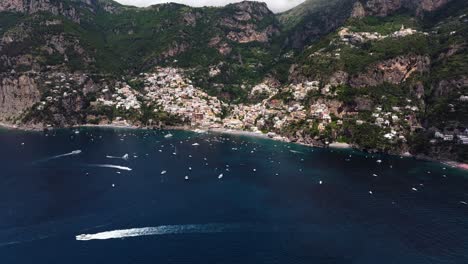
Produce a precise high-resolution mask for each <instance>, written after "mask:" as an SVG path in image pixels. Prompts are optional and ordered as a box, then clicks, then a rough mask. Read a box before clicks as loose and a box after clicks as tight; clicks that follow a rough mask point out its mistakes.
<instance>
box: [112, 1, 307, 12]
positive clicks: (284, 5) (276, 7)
mask: <svg viewBox="0 0 468 264" xmlns="http://www.w3.org/2000/svg"><path fill="white" fill-rule="evenodd" d="M116 1H117V2H120V3H122V4H126V5H134V6H149V5H154V4H160V3H168V2H176V3H181V4H186V5H190V6H224V5H226V4H229V3H235V2H242V0H173V1H170V0H116ZM304 1H305V0H263V1H261V2H266V3H267V4H268V7H269V8H270V9H271V10H273V11H274V12H281V11H286V10H288V9H290V8H292V7H295V6H297V5H298V4H300V3H302V2H304Z"/></svg>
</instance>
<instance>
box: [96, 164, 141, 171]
mask: <svg viewBox="0 0 468 264" xmlns="http://www.w3.org/2000/svg"><path fill="white" fill-rule="evenodd" d="M88 166H90V167H98V168H110V169H118V170H124V171H132V168H129V167H125V166H119V165H112V164H90V165H88Z"/></svg>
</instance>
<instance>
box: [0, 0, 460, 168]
mask: <svg viewBox="0 0 468 264" xmlns="http://www.w3.org/2000/svg"><path fill="white" fill-rule="evenodd" d="M31 3H33V4H31ZM467 10H468V7H467V3H466V2H465V1H463V0H451V1H449V0H367V1H363V0H347V1H323V0H309V1H306V2H305V3H304V4H302V5H300V6H298V7H296V8H294V9H292V10H290V11H287V12H284V13H282V14H274V13H273V12H271V11H270V10H269V9H268V7H267V6H266V4H265V3H259V2H250V1H244V2H240V3H236V4H230V5H227V6H225V7H210V8H192V7H189V6H185V5H180V4H161V5H154V6H151V7H147V8H134V7H129V6H123V5H120V4H117V3H115V2H113V1H71V0H62V1H60V0H7V1H4V2H2V3H1V4H0V25H1V26H0V36H1V40H0V70H1V72H2V73H1V74H0V91H1V93H0V109H1V110H2V111H1V115H0V120H1V121H2V122H4V123H9V124H16V125H19V126H22V127H40V128H44V127H48V126H52V127H63V126H74V125H79V124H89V123H93V124H94V123H95V124H109V123H111V124H112V123H124V124H133V125H137V126H142V127H154V126H157V127H160V126H163V125H171V126H172V125H185V126H189V127H192V128H210V127H217V128H220V127H221V128H232V129H239V130H249V131H263V132H265V133H271V136H272V137H277V138H278V139H281V140H287V141H293V142H300V143H303V144H310V145H319V146H323V145H326V144H325V143H326V142H332V141H344V142H347V143H350V144H353V145H355V146H356V147H359V148H362V149H366V150H368V151H384V152H391V153H399V154H401V153H405V152H411V153H413V154H416V155H418V154H419V155H421V154H423V155H427V156H434V157H438V158H440V159H452V160H460V161H466V160H467V158H468V154H467V153H468V152H467V147H466V144H465V143H464V142H465V141H464V140H465V136H464V134H465V133H468V130H466V129H467V128H468V124H467V123H466V120H468V109H466V108H467V106H466V103H465V101H464V100H465V99H464V98H468V96H467V95H468V91H467V87H468V83H467V82H468V77H467V76H466V68H467V67H468V59H467V54H468V52H467V43H466V39H467V26H466V23H467V22H466V21H467V18H466V15H467ZM292 18H294V20H290V19H292ZM442 116H443V118H441V117H442ZM155 124H156V125H155ZM441 135H442V137H441ZM445 136H446V137H445ZM450 136H451V137H450ZM445 139H448V140H445ZM467 140H468V139H467Z"/></svg>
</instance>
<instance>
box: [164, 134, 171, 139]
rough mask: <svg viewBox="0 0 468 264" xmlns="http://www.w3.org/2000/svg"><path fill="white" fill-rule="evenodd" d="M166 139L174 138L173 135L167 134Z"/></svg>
mask: <svg viewBox="0 0 468 264" xmlns="http://www.w3.org/2000/svg"><path fill="white" fill-rule="evenodd" d="M164 137H165V138H171V137H172V134H167V135H165V136H164Z"/></svg>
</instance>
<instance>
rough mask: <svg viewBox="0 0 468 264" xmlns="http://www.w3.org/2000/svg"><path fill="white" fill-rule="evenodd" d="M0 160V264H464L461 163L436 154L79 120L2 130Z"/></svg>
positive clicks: (467, 219) (466, 186) (466, 243)
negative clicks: (73, 124) (419, 156)
mask: <svg viewBox="0 0 468 264" xmlns="http://www.w3.org/2000/svg"><path fill="white" fill-rule="evenodd" d="M168 134H170V135H168ZM171 135H172V136H171ZM0 168H1V172H0V263H2V264H8V263H16V264H22V263H35V264H42V263H44V264H45V263H47V264H51V263H67V264H74V263H80V264H83V263H204V264H206V263H242V264H246V263H255V264H259V263H288V264H289V263H304V264H306V263H307V264H311V263H353V264H358V263H365V264H375V263H379V264H386V263H399V264H401V263H411V264H418V263H444V264H445V263H460V264H462V263H463V264H466V263H468V205H467V203H468V173H467V172H464V171H461V170H457V169H453V168H449V167H445V166H444V165H442V164H438V163H432V162H425V161H417V160H415V159H412V158H401V157H398V156H387V155H372V154H366V153H361V152H358V151H354V150H337V149H335V150H333V149H318V148H309V147H304V146H299V145H295V144H287V143H282V142H275V141H271V140H266V139H260V138H252V137H245V136H236V135H224V134H197V133H193V132H187V131H149V130H148V131H143V130H125V129H90V128H82V129H78V130H67V129H65V130H56V131H49V132H47V133H46V132H20V131H8V130H1V131H0ZM186 177H188V180H187V179H186Z"/></svg>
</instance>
